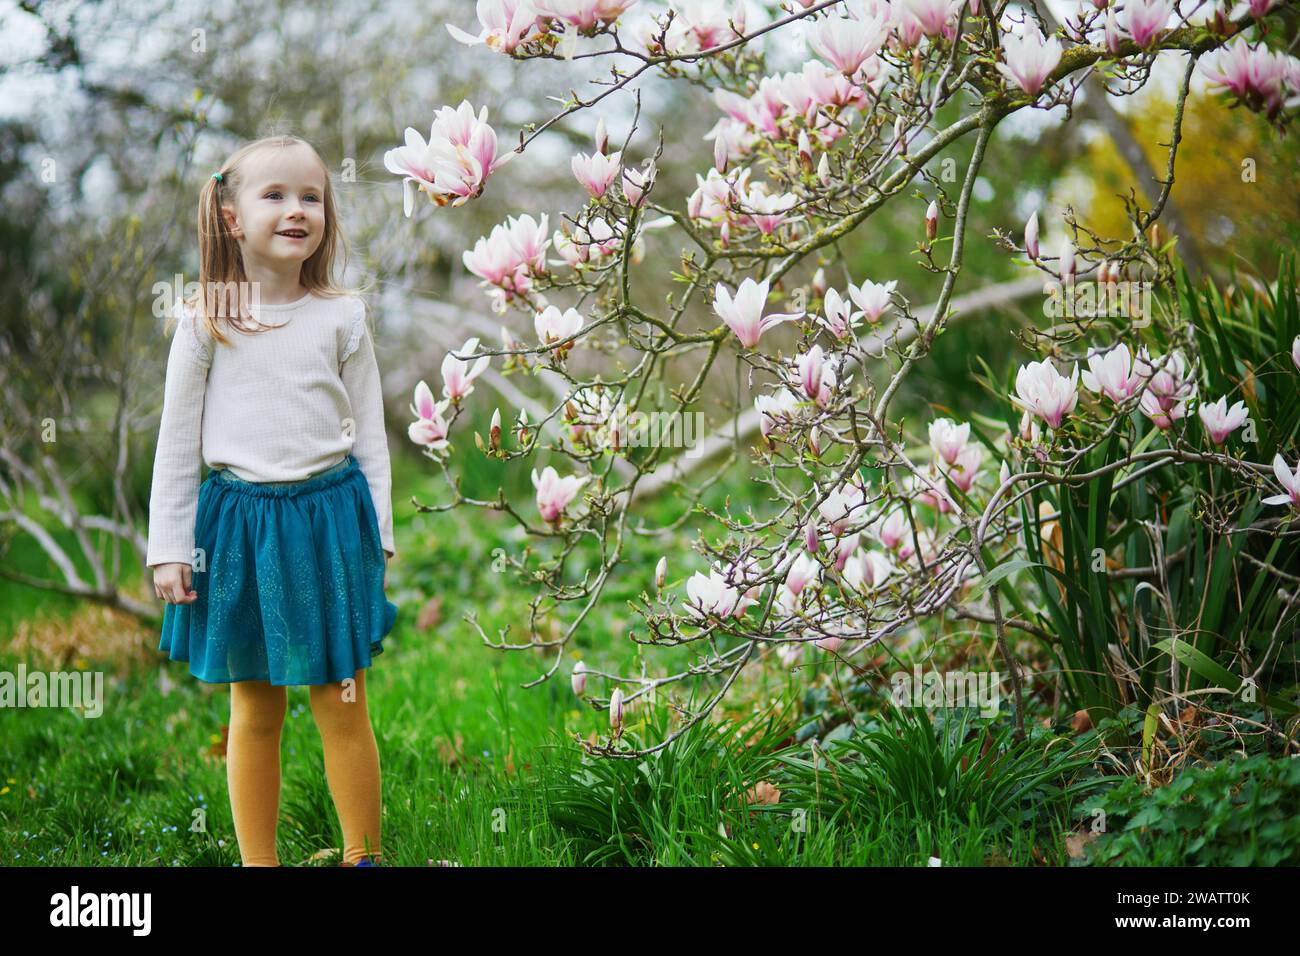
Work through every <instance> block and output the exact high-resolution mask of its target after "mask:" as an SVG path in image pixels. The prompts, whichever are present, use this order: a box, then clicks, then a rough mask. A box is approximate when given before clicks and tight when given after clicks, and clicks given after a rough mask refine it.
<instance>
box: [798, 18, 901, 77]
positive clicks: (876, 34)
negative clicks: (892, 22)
mask: <svg viewBox="0 0 1300 956" xmlns="http://www.w3.org/2000/svg"><path fill="white" fill-rule="evenodd" d="M887 36H888V32H887V28H886V24H885V18H884V17H882V16H879V15H877V16H876V17H874V18H872V19H870V20H856V19H849V18H847V17H826V18H824V19H821V20H818V21H817V22H816V23H815V24H813V27H812V29H811V30H810V31H809V35H808V45H809V46H810V47H812V49H813V52H814V53H816V54H817V55H818V56H820V57H821V58H822V59H823V60H825V61H826V62H827V63H829V64H830V65H831V66H833V67H835V69H837V70H839V71H840V72H841V73H843V74H844V75H845V76H852V75H853V74H854V73H856V72H858V68H859V67H860V66H862V64H863V62H864V61H865V60H866V59H867V58H868V57H872V56H875V55H876V52H877V51H879V49H880V48H881V47H882V46H884V44H885V39H886V38H887Z"/></svg>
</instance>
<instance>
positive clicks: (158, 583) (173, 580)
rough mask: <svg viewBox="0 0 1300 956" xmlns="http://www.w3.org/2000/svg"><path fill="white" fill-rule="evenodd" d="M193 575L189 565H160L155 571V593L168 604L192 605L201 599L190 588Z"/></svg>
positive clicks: (197, 593)
mask: <svg viewBox="0 0 1300 956" xmlns="http://www.w3.org/2000/svg"><path fill="white" fill-rule="evenodd" d="M193 573H194V569H193V568H192V567H190V566H189V565H188V564H160V565H158V566H157V567H156V568H154V569H153V593H154V594H155V595H156V596H157V597H158V598H159V599H160V600H162V601H165V602H167V603H168V604H192V603H194V602H195V601H197V600H198V599H199V592H198V591H194V590H191V588H190V581H191V576H192V575H193Z"/></svg>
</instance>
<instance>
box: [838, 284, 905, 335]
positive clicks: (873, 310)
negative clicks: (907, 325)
mask: <svg viewBox="0 0 1300 956" xmlns="http://www.w3.org/2000/svg"><path fill="white" fill-rule="evenodd" d="M897 286H898V280H897V279H890V280H889V281H888V282H872V281H871V280H870V279H863V280H862V283H861V284H860V285H853V284H852V283H850V284H849V298H850V299H852V300H853V304H854V305H856V306H857V307H858V308H859V309H861V310H862V314H863V316H864V317H865V318H866V320H867V321H868V322H870V323H871V324H872V325H875V324H876V323H877V322H879V321H880V317H881V316H882V315H884V314H885V313H886V312H888V311H889V306H890V305H891V304H892V299H891V296H892V295H893V294H894V289H895V288H896V287H897Z"/></svg>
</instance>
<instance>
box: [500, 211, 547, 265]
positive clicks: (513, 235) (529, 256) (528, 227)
mask: <svg viewBox="0 0 1300 956" xmlns="http://www.w3.org/2000/svg"><path fill="white" fill-rule="evenodd" d="M549 228H550V227H549V226H548V224H547V216H546V213H542V215H541V218H540V219H533V217H532V216H530V215H527V214H524V215H521V216H519V217H517V218H516V217H514V216H507V217H506V237H507V240H508V241H509V243H510V247H511V248H512V249H514V251H515V253H516V254H517V255H518V256H519V261H520V262H522V263H523V264H524V265H525V266H527V268H528V270H529V271H530V272H532V273H533V274H534V275H541V274H542V273H544V272H545V271H546V249H547V247H548V246H549V245H550V244H551V240H549V239H547V238H546V232H547V230H548V229H549Z"/></svg>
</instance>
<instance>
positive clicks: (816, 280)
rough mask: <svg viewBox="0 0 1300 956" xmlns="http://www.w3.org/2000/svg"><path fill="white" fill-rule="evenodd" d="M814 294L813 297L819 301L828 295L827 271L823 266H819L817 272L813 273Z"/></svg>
mask: <svg viewBox="0 0 1300 956" xmlns="http://www.w3.org/2000/svg"><path fill="white" fill-rule="evenodd" d="M812 294H813V297H814V298H817V299H820V298H823V297H824V296H825V295H826V270H825V269H823V268H822V267H821V266H818V267H817V271H816V272H814V273H813V277H812Z"/></svg>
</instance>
